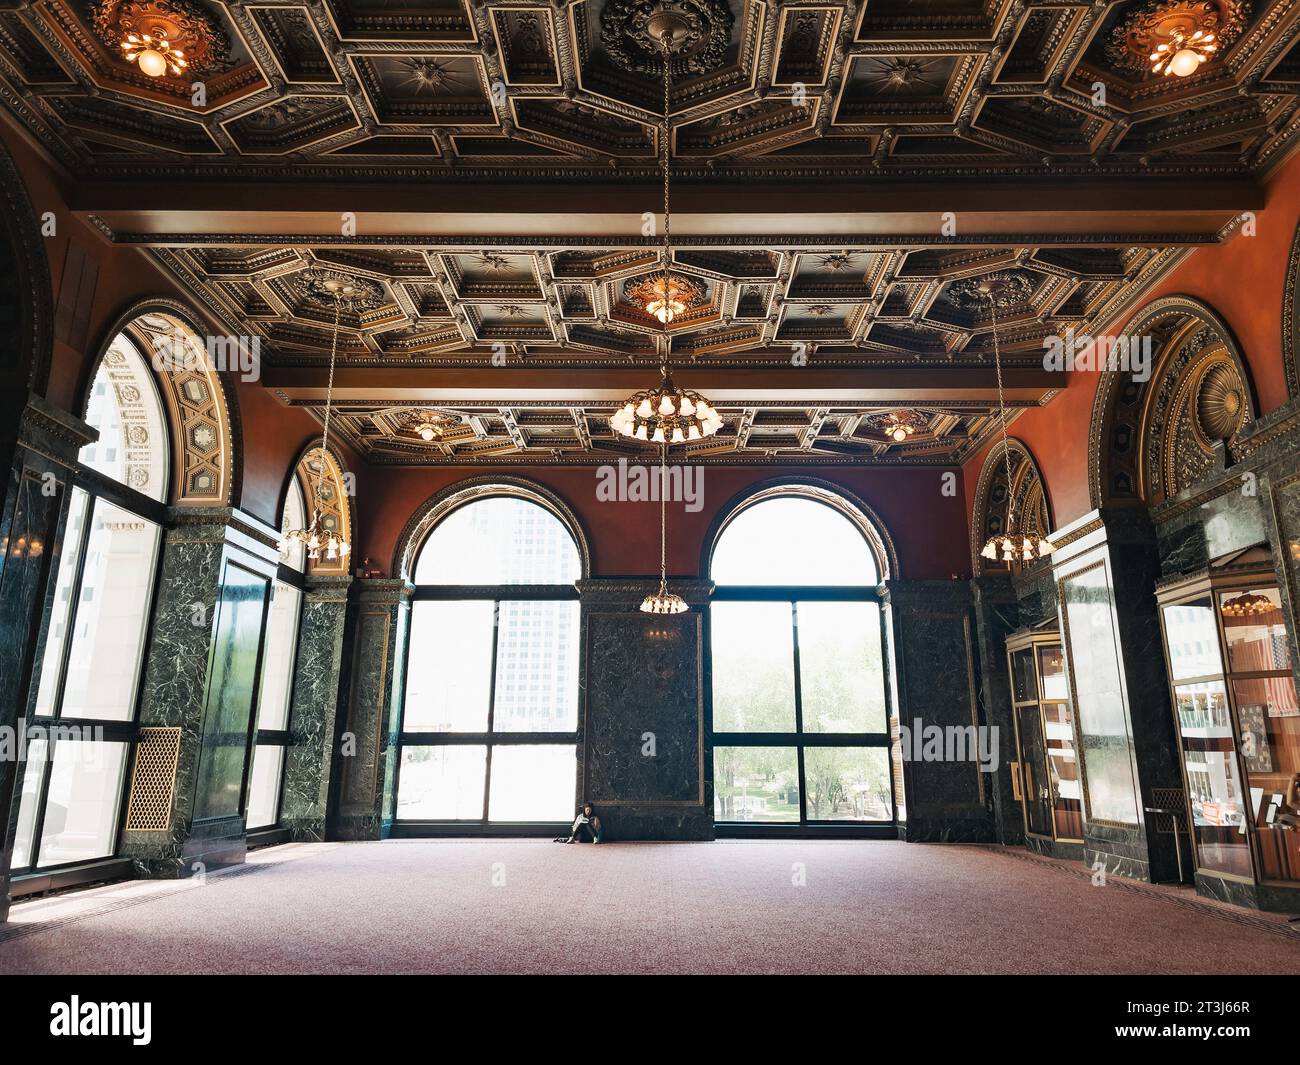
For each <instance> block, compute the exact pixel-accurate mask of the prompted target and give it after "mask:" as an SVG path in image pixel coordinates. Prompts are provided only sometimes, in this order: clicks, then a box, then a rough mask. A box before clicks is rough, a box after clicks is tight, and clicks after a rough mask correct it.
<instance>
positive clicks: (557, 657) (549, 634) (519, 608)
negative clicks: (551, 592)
mask: <svg viewBox="0 0 1300 1065" xmlns="http://www.w3.org/2000/svg"><path fill="white" fill-rule="evenodd" d="M577 727H578V604H577V603H576V602H573V603H546V602H535V601H532V600H528V601H522V600H506V601H504V602H502V603H501V606H500V613H499V615H498V621H497V677H496V695H495V703H494V705H493V709H492V731H493V732H572V731H574V730H575V729H576V728H577Z"/></svg>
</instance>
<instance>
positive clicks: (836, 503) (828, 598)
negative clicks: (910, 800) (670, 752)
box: [705, 483, 900, 839]
mask: <svg viewBox="0 0 1300 1065" xmlns="http://www.w3.org/2000/svg"><path fill="white" fill-rule="evenodd" d="M776 499H805V500H807V501H809V502H811V503H817V504H820V505H822V506H826V507H828V508H829V509H831V510H832V511H834V512H835V513H837V514H839V515H841V516H842V517H843V518H844V519H845V520H846V521H849V522H850V523H851V524H852V525H853V526H854V528H855V530H856V531H857V532H858V533H859V534H860V535H861V536H862V538H863V540H864V542H865V543H866V546H867V548H868V550H869V551H870V552H871V555H872V557H873V559H874V560H875V564H876V572H877V574H882V575H883V576H880V577H879V583H877V584H875V585H866V584H817V585H804V584H718V585H715V586H714V587H713V591H712V594H711V595H710V597H709V606H710V609H709V610H708V611H707V617H706V624H705V642H706V647H707V650H706V653H707V655H708V662H709V674H708V676H709V683H708V689H709V736H708V741H709V747H710V750H711V751H714V752H716V749H717V748H718V747H780V748H793V749H794V750H795V764H796V768H797V774H798V783H799V820H798V821H796V822H790V821H785V822H782V821H761V822H755V821H724V820H719V819H718V818H717V812H716V811H717V806H716V798H715V800H714V801H715V805H714V809H713V811H712V813H713V816H714V826H715V831H716V833H717V835H718V836H736V837H749V836H767V837H787V836H803V837H806V836H841V837H852V838H869V839H870V838H876V839H879V838H883V839H896V838H897V837H898V826H899V823H900V822H899V817H898V794H897V787H896V782H895V779H894V772H893V768H894V767H893V762H892V754H891V753H890V752H892V749H893V746H894V743H895V740H894V739H893V730H892V726H891V719H892V717H893V715H894V705H893V704H894V691H893V685H892V682H891V677H892V660H891V657H890V656H891V646H892V644H891V640H890V632H889V613H888V611H889V604H888V602H887V601H886V599H885V597H884V595H883V594H882V593H881V587H882V585H883V582H884V581H885V580H886V579H887V578H888V575H889V573H890V565H889V558H888V557H887V554H886V552H887V547H886V545H887V543H888V541H887V540H886V539H885V538H884V536H883V534H882V533H881V531H880V529H879V528H877V527H876V525H875V523H874V522H873V521H872V520H871V519H870V518H868V517H867V515H866V514H865V513H864V512H863V511H862V510H860V509H859V508H858V507H856V506H855V505H854V504H852V503H850V502H849V501H848V500H846V499H844V498H842V497H840V496H839V495H838V494H837V493H835V492H834V491H832V490H830V489H828V488H822V487H820V486H812V485H800V484H797V483H795V484H782V485H776V486H769V487H767V488H764V489H760V490H759V491H757V492H755V493H753V494H752V495H750V496H749V497H747V498H746V499H744V500H743V501H741V502H740V503H739V504H738V505H736V506H733V507H732V508H731V509H729V510H728V511H727V512H726V514H725V517H724V518H723V520H722V521H721V522H720V523H719V525H718V527H717V529H716V531H715V532H714V534H713V537H712V539H711V541H710V542H709V544H708V547H707V554H706V559H707V562H708V572H709V573H710V574H712V571H713V565H714V559H715V558H716V555H717V549H718V547H719V545H720V544H721V543H722V539H723V537H724V536H725V534H726V532H727V529H728V528H729V527H730V525H731V523H732V521H733V520H734V519H735V518H736V517H737V516H739V515H740V514H743V513H745V512H747V511H749V510H751V509H753V508H755V507H759V506H762V505H763V504H764V503H766V502H769V501H771V500H776ZM735 602H751V603H788V604H789V606H790V624H791V645H792V656H793V658H792V663H793V669H794V731H792V732H724V731H717V730H715V729H714V728H713V611H712V605H713V604H714V603H735ZM814 602H816V603H874V604H876V606H877V607H878V615H877V620H878V623H879V634H880V654H881V672H882V677H881V683H882V689H883V693H884V698H885V727H884V731H882V732H847V733H846V732H807V731H805V730H804V727H803V678H802V676H801V674H800V669H801V661H800V646H799V624H798V620H799V618H798V609H799V603H814ZM808 748H857V749H869V748H882V749H884V750H885V751H886V752H887V759H888V761H887V767H886V771H887V773H888V776H889V797H890V811H891V815H892V816H891V817H890V819H889V820H888V821H850V820H843V819H830V818H819V819H815V820H814V819H810V818H809V817H808V794H807V785H806V779H807V773H806V765H805V752H806V750H807V749H808ZM714 757H715V759H716V755H714ZM715 767H716V760H715ZM714 787H715V790H716V787H717V781H716V778H715V780H714Z"/></svg>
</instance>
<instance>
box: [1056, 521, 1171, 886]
mask: <svg viewBox="0 0 1300 1065" xmlns="http://www.w3.org/2000/svg"><path fill="white" fill-rule="evenodd" d="M1053 540H1054V541H1055V543H1056V545H1057V550H1056V552H1055V553H1054V554H1053V556H1052V562H1053V573H1054V575H1055V577H1056V581H1057V587H1058V599H1059V611H1060V622H1061V637H1062V644H1063V646H1064V649H1065V655H1066V660H1067V663H1068V667H1069V668H1068V672H1069V682H1070V698H1071V702H1072V704H1073V707H1074V715H1075V724H1076V730H1077V734H1078V737H1079V742H1080V752H1079V753H1080V766H1081V775H1082V778H1083V792H1084V833H1083V834H1084V860H1085V861H1086V862H1087V863H1088V864H1089V865H1094V866H1095V865H1098V864H1104V866H1105V868H1106V870H1107V871H1108V872H1109V873H1112V874H1118V875H1121V876H1127V877H1132V878H1134V879H1138V880H1154V881H1161V880H1170V879H1175V878H1177V876H1178V868H1177V862H1176V857H1175V848H1174V837H1173V836H1172V835H1171V834H1168V833H1156V832H1150V831H1148V815H1147V814H1146V810H1147V808H1149V807H1158V806H1160V805H1161V803H1159V802H1157V801H1156V800H1155V798H1154V796H1153V790H1154V789H1156V788H1162V789H1163V788H1181V787H1182V774H1181V771H1180V768H1179V765H1178V746H1177V742H1176V737H1175V735H1174V725H1173V716H1172V714H1171V713H1170V708H1169V689H1168V684H1167V679H1166V672H1165V658H1164V650H1163V643H1162V639H1161V634H1160V621H1159V617H1158V615H1157V611H1156V601H1155V585H1156V580H1157V578H1158V577H1159V572H1160V560H1159V555H1158V551H1157V543H1156V535H1155V529H1154V526H1153V525H1152V522H1151V518H1150V515H1149V513H1148V512H1147V510H1146V509H1145V508H1143V507H1122V508H1114V509H1106V510H1098V511H1093V512H1091V513H1089V514H1086V515H1084V516H1083V517H1082V518H1080V519H1079V520H1078V521H1075V522H1073V523H1072V524H1070V525H1068V526H1066V527H1065V528H1064V529H1059V530H1057V532H1056V533H1055V534H1054V535H1053Z"/></svg>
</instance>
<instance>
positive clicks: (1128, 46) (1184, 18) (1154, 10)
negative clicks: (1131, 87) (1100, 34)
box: [1106, 0, 1250, 77]
mask: <svg viewBox="0 0 1300 1065" xmlns="http://www.w3.org/2000/svg"><path fill="white" fill-rule="evenodd" d="M1249 13H1250V2H1249V0H1165V2H1164V3H1158V4H1146V5H1143V6H1139V7H1137V8H1135V9H1134V10H1133V11H1132V12H1131V13H1130V14H1129V16H1128V17H1127V18H1126V19H1124V20H1123V21H1122V22H1120V23H1119V24H1118V25H1117V26H1115V28H1114V29H1113V30H1112V31H1111V35H1110V40H1108V41H1107V42H1106V56H1107V58H1108V59H1109V60H1110V61H1111V62H1112V63H1114V64H1115V65H1116V66H1117V67H1119V68H1121V69H1122V70H1124V71H1125V72H1126V73H1129V74H1136V75H1138V76H1142V77H1144V76H1147V75H1150V74H1151V64H1152V62H1153V60H1152V59H1151V56H1152V54H1153V53H1154V52H1156V50H1157V48H1159V46H1160V45H1162V44H1163V45H1166V46H1168V45H1169V44H1170V42H1172V41H1175V40H1178V39H1182V38H1186V37H1190V36H1191V34H1193V33H1195V32H1196V31H1197V30H1202V31H1204V32H1207V33H1212V34H1214V35H1215V37H1216V38H1217V41H1218V45H1219V54H1220V55H1222V54H1223V51H1224V50H1225V49H1226V48H1227V46H1228V45H1230V44H1231V43H1232V42H1233V41H1235V40H1236V39H1237V38H1238V37H1240V36H1241V33H1242V31H1243V30H1244V29H1245V28H1246V17H1247V15H1249Z"/></svg>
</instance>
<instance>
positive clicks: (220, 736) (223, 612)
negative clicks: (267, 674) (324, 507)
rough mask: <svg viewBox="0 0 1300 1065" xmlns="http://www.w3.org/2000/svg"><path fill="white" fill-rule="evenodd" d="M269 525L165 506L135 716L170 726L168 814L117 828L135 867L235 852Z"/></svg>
mask: <svg viewBox="0 0 1300 1065" xmlns="http://www.w3.org/2000/svg"><path fill="white" fill-rule="evenodd" d="M275 540H276V536H275V533H274V532H273V531H272V530H270V529H268V528H265V527H263V526H261V525H260V524H259V523H257V522H256V521H255V520H254V519H252V518H249V517H248V516H247V515H243V514H241V513H240V512H238V511H236V510H233V509H231V508H218V507H214V508H192V507H175V508H172V512H171V515H170V516H169V528H168V529H167V531H166V533H165V535H164V538H163V559H162V571H161V575H160V578H159V588H158V594H157V596H156V602H155V608H154V617H153V624H152V630H151V635H150V641H149V646H148V649H147V651H146V665H145V672H144V681H143V685H142V691H141V697H140V725H141V727H142V728H147V727H150V726H159V727H171V728H178V729H179V730H180V737H181V740H180V754H179V758H178V761H177V768H176V775H175V783H174V788H173V798H172V806H171V814H170V819H169V823H168V825H167V827H166V828H163V829H156V830H155V829H147V830H144V829H142V830H133V829H132V828H131V826H130V825H129V824H128V827H127V831H125V832H124V833H123V844H122V852H123V854H124V855H125V856H127V857H129V858H130V859H131V860H132V862H133V864H134V866H135V868H136V872H137V874H138V875H139V876H142V877H157V878H176V877H186V876H190V875H193V874H194V873H195V872H198V871H200V870H204V869H210V868H213V867H217V866H222V865H230V864H238V863H240V862H242V861H243V860H244V854H245V850H246V837H245V831H244V818H243V811H242V799H243V788H244V780H245V776H246V773H247V768H248V767H247V765H246V761H247V756H248V750H249V740H250V735H251V729H252V726H253V722H252V713H253V708H254V706H255V700H256V686H257V680H258V665H259V659H260V653H261V642H262V634H263V630H264V620H265V613H266V605H267V602H268V601H269V597H270V587H271V581H272V580H273V578H274V574H275V564H276V559H277V553H276V549H275Z"/></svg>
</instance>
